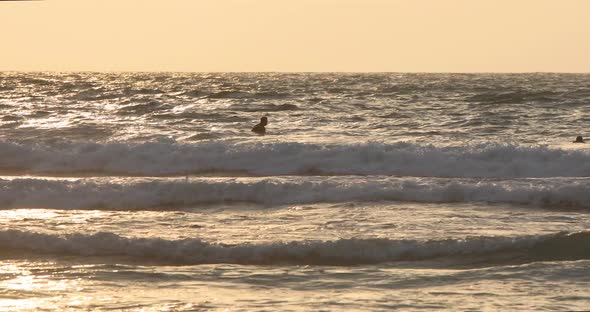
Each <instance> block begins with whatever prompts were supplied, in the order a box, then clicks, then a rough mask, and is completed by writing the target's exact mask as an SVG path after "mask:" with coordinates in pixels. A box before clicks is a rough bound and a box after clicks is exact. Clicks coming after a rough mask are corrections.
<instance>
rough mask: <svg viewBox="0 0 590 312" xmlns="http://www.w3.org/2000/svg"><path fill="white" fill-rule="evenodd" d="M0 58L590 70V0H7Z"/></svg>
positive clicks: (22, 66)
mask: <svg viewBox="0 0 590 312" xmlns="http://www.w3.org/2000/svg"><path fill="white" fill-rule="evenodd" d="M0 70H51V71H54V70H57V71H63V70H65V71H71V70H74V71H75V70H90V71H196V72H207V71H356V72H366V71H373V72H374V71H376V72H385V71H393V72H537V71H553V72H590V0H45V1H37V2H0Z"/></svg>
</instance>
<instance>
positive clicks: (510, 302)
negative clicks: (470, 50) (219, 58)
mask: <svg viewBox="0 0 590 312" xmlns="http://www.w3.org/2000/svg"><path fill="white" fill-rule="evenodd" d="M0 108H1V110H0V129H1V131H0V174H1V175H2V177H0V225H1V227H0V311H42V310H48V311H54V310H56V311H87V310H96V311H100V310H132V311H134V310H137V311H195V310H196V311H199V310H202V311H205V310H207V311H208V310H230V311H234V310H235V311H240V310H241V311H259V310H264V311H279V310H280V311H320V310H324V311H380V310H393V309H397V310H402V311H430V310H436V311H494V310H502V311H513V310H523V311H542V310H545V311H576V310H577V311H580V310H589V309H590V273H589V272H590V149H589V147H588V146H590V143H586V144H574V143H572V141H573V140H574V139H575V137H576V136H578V135H582V136H590V133H589V130H588V125H589V124H590V75H573V74H510V75H508V74H506V75H504V74H403V73H384V74H328V73H326V74H275V73H251V74H232V73H209V74H208V73H204V74H182V73H120V74H101V73H11V72H4V73H0ZM262 116H267V117H268V120H269V124H268V126H267V134H266V135H264V136H259V135H255V134H253V133H252V132H251V131H250V129H251V128H252V126H253V125H254V124H256V123H257V122H258V120H259V119H260V117H262Z"/></svg>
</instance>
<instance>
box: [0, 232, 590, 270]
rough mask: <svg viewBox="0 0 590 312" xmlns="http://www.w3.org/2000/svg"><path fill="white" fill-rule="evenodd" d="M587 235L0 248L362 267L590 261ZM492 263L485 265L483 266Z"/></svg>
mask: <svg viewBox="0 0 590 312" xmlns="http://www.w3.org/2000/svg"><path fill="white" fill-rule="evenodd" d="M588 246H590V232H575V233H565V232H562V233H557V234H550V235H537V236H520V237H468V238H465V239H445V240H427V241H419V240H393V239H340V240H335V241H292V242H271V243H242V244H234V245H228V244H221V243H210V242H205V241H203V240H200V239H181V240H165V239H161V238H126V237H122V236H119V235H117V234H114V233H110V232H100V233H96V234H90V235H88V234H80V233H75V234H65V235H58V234H43V233H35V232H25V231H18V230H5V231H0V249H2V250H3V251H5V252H11V254H16V253H17V252H18V251H25V252H34V253H42V254H56V255H76V256H94V257H113V256H115V257H120V256H122V257H131V258H135V259H138V260H140V261H141V260H144V261H150V262H161V263H163V264H177V265H195V264H214V263H235V264H254V265H260V264H264V265H273V264H302V265H306V264H321V265H360V264H372V263H385V262H394V261H419V260H428V259H434V258H443V257H444V258H449V257H450V258H453V257H481V258H484V259H488V260H489V259H495V258H498V257H501V258H503V260H504V261H506V258H509V259H513V260H517V261H519V262H526V261H543V260H551V261H559V260H562V261H563V260H579V259H590V248H588ZM492 262H493V261H491V262H486V264H487V265H489V263H492Z"/></svg>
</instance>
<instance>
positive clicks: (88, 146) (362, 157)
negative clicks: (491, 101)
mask: <svg viewBox="0 0 590 312" xmlns="http://www.w3.org/2000/svg"><path fill="white" fill-rule="evenodd" d="M0 170H3V171H5V172H13V173H14V172H17V173H30V174H58V175H76V174H89V173H91V174H99V175H132V176H134V175H135V176H175V175H188V174H204V173H207V174H213V175H215V174H220V175H224V174H225V175H227V174H235V173H240V174H245V175H255V176H268V175H399V176H421V177H487V178H519V177H584V176H590V153H588V152H587V151H581V150H561V149H552V148H549V147H546V146H520V145H507V144H483V145H473V146H471V145H468V146H461V147H439V146H434V145H421V144H416V143H395V144H384V143H364V144H331V145H322V144H304V143H289V142H283V143H235V142H234V143H232V142H228V141H217V142H213V141H212V142H200V143H191V144H188V143H177V142H159V143H138V144H130V143H104V144H99V143H72V142H62V143H56V144H52V145H37V144H16V143H7V142H4V143H0Z"/></svg>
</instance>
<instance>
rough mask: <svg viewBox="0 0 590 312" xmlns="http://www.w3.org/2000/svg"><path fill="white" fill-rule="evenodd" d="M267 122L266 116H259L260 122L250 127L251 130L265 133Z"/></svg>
mask: <svg viewBox="0 0 590 312" xmlns="http://www.w3.org/2000/svg"><path fill="white" fill-rule="evenodd" d="M267 124H268V119H267V118H266V117H262V118H260V123H258V124H257V125H256V126H254V128H252V132H254V133H257V134H265V133H266V128H264V126H266V125H267Z"/></svg>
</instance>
